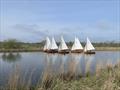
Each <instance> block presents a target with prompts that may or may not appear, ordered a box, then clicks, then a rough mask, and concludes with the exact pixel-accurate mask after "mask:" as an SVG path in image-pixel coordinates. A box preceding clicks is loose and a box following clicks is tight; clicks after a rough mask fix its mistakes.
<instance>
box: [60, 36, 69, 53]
mask: <svg viewBox="0 0 120 90" xmlns="http://www.w3.org/2000/svg"><path fill="white" fill-rule="evenodd" d="M58 52H59V53H63V54H65V53H69V49H68V47H67V45H66V43H65V41H64V39H63V37H62V36H61V42H60V45H59V51H58Z"/></svg>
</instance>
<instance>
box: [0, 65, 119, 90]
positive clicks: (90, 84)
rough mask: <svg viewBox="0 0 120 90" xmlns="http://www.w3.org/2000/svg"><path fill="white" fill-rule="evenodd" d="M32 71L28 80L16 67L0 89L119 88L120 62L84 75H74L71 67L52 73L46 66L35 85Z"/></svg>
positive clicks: (90, 89)
mask: <svg viewBox="0 0 120 90" xmlns="http://www.w3.org/2000/svg"><path fill="white" fill-rule="evenodd" d="M33 73H34V70H32V72H31V73H30V74H29V76H27V77H29V79H28V81H25V77H24V78H23V79H21V78H20V71H19V69H17V70H16V71H15V72H14V73H12V75H11V76H10V79H9V81H8V83H7V85H6V87H1V88H0V90H120V63H119V64H118V65H116V66H112V65H108V66H107V67H106V68H105V69H102V68H101V67H100V66H98V67H97V69H96V74H95V75H90V74H89V73H86V76H84V77H83V76H80V75H77V76H76V74H75V73H74V70H73V69H72V68H70V71H69V72H68V73H63V72H62V70H61V72H60V73H59V74H58V75H54V74H53V73H52V72H51V69H50V67H48V68H47V69H45V71H44V72H43V75H42V78H41V80H40V81H39V82H38V84H36V85H35V86H32V85H31V78H32V74H33ZM26 75H27V74H26Z"/></svg>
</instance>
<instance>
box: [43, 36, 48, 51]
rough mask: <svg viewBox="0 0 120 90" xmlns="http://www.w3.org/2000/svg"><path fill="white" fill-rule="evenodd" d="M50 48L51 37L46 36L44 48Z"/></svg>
mask: <svg viewBox="0 0 120 90" xmlns="http://www.w3.org/2000/svg"><path fill="white" fill-rule="evenodd" d="M49 49H50V39H49V37H46V42H45V46H44V49H43V50H49Z"/></svg>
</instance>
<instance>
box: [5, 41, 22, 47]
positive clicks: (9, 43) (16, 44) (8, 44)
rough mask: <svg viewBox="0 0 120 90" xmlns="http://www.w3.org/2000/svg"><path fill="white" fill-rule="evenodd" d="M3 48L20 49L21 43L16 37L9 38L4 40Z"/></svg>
mask: <svg viewBox="0 0 120 90" xmlns="http://www.w3.org/2000/svg"><path fill="white" fill-rule="evenodd" d="M3 48H5V49H19V48H21V44H20V43H19V42H18V41H17V40H16V39H9V40H5V41H4V42H3Z"/></svg>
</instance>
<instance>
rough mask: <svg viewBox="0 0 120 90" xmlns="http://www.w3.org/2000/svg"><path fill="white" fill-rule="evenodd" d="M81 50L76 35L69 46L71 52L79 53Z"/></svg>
mask: <svg viewBox="0 0 120 90" xmlns="http://www.w3.org/2000/svg"><path fill="white" fill-rule="evenodd" d="M82 51H83V47H82V45H81V43H80V41H79V39H78V38H77V37H75V41H74V44H73V46H72V48H71V52H72V53H81V52H82Z"/></svg>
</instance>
